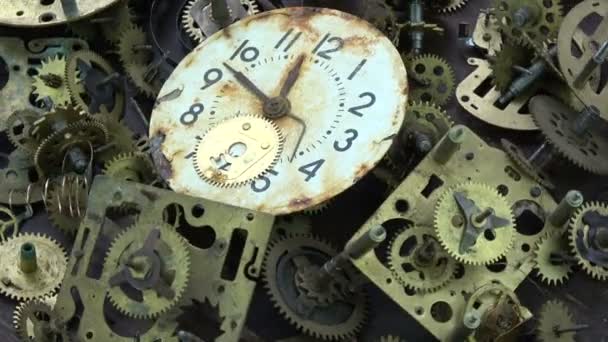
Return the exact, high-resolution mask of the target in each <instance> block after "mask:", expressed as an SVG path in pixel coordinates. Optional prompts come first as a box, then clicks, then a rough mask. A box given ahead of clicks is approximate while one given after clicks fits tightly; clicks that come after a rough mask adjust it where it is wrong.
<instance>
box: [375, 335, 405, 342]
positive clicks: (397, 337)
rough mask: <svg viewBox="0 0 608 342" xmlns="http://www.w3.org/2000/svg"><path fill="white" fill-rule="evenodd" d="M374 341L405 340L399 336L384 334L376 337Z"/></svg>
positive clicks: (401, 341) (390, 341)
mask: <svg viewBox="0 0 608 342" xmlns="http://www.w3.org/2000/svg"><path fill="white" fill-rule="evenodd" d="M376 342H405V340H404V339H402V338H401V337H399V336H393V335H385V336H382V337H380V338H379V339H377V340H376Z"/></svg>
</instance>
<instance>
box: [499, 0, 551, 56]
mask: <svg viewBox="0 0 608 342" xmlns="http://www.w3.org/2000/svg"><path fill="white" fill-rule="evenodd" d="M492 7H494V15H495V16H496V18H497V19H498V23H499V29H500V30H501V31H502V32H503V34H504V35H505V36H507V37H508V38H509V39H510V40H511V41H514V42H516V43H517V44H518V45H529V44H528V40H527V39H526V38H525V35H524V34H526V35H528V37H530V38H531V39H532V40H533V41H534V42H537V43H542V42H543V41H546V40H547V39H552V38H555V37H557V33H558V31H559V27H560V24H561V22H562V19H563V14H562V13H563V12H562V5H561V3H560V0H552V1H544V0H495V1H494V6H492ZM522 8H527V9H528V10H529V13H530V19H529V20H528V22H526V23H525V24H524V25H523V26H522V27H520V28H518V27H516V25H515V21H516V20H515V19H514V18H515V17H516V13H517V11H518V10H520V9H522Z"/></svg>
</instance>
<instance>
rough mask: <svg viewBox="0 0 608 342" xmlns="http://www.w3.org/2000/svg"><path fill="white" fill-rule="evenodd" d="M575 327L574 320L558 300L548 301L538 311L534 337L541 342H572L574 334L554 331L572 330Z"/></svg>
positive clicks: (572, 332)
mask: <svg viewBox="0 0 608 342" xmlns="http://www.w3.org/2000/svg"><path fill="white" fill-rule="evenodd" d="M575 325H576V324H575V321H574V318H573V316H572V314H571V313H570V312H569V311H568V308H567V307H566V305H565V304H564V303H563V302H561V301H559V300H550V301H548V302H546V303H545V304H543V306H542V307H541V309H540V315H539V318H538V331H537V332H538V334H537V336H536V337H537V338H538V340H539V341H541V342H574V341H575V338H574V337H575V335H576V332H574V331H570V332H561V333H556V331H558V329H567V328H572V327H573V326H575Z"/></svg>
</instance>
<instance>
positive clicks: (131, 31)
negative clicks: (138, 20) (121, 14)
mask: <svg viewBox="0 0 608 342" xmlns="http://www.w3.org/2000/svg"><path fill="white" fill-rule="evenodd" d="M146 44H147V42H146V33H145V32H144V31H143V30H142V29H141V27H139V26H136V25H131V26H129V28H127V29H126V30H125V31H123V32H121V34H120V38H119V41H118V44H117V49H118V57H119V59H120V62H121V64H122V65H127V64H129V63H137V64H147V63H149V62H150V57H151V53H150V52H151V51H150V49H148V48H147V47H146Z"/></svg>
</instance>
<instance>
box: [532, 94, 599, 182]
mask: <svg viewBox="0 0 608 342" xmlns="http://www.w3.org/2000/svg"><path fill="white" fill-rule="evenodd" d="M529 106H530V112H531V113H532V114H533V116H534V122H535V123H536V125H537V126H538V127H539V128H540V130H541V132H542V134H543V135H544V136H545V137H546V138H547V140H548V141H549V142H550V143H551V145H552V146H553V147H555V149H556V150H557V151H558V152H559V153H560V154H561V155H563V156H564V157H566V158H567V159H568V160H570V161H571V162H572V163H574V164H575V165H578V166H579V167H581V168H582V169H584V170H587V171H589V172H591V173H595V174H600V175H606V174H608V158H605V156H606V155H607V154H608V138H607V137H606V135H605V134H604V133H603V132H602V129H601V128H602V127H601V125H591V126H590V127H589V128H587V129H586V130H585V132H584V133H583V134H581V135H578V134H576V133H575V131H574V125H575V124H576V121H577V118H578V117H579V115H580V114H579V113H577V112H575V111H574V110H572V109H571V108H569V107H568V106H566V105H565V104H563V103H561V102H560V101H558V100H556V99H554V98H552V97H550V96H547V95H537V96H535V97H533V98H532V99H531V100H530V104H529Z"/></svg>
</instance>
